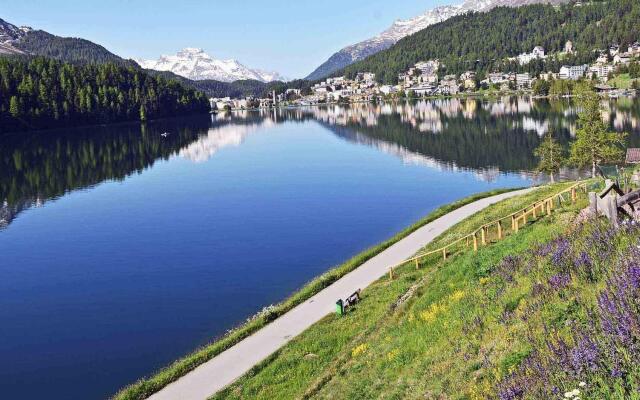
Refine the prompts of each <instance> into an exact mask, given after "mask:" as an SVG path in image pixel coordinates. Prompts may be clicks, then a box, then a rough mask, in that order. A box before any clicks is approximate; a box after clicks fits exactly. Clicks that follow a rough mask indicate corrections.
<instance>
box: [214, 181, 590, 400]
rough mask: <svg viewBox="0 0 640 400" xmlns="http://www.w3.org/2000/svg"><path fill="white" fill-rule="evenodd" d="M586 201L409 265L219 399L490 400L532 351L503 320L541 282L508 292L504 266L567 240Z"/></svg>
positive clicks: (506, 205) (484, 218)
mask: <svg viewBox="0 0 640 400" xmlns="http://www.w3.org/2000/svg"><path fill="white" fill-rule="evenodd" d="M567 186H568V184H567V183H565V184H556V185H552V186H546V187H544V188H541V189H538V190H535V191H534V192H532V193H529V194H527V195H524V196H519V197H517V198H512V199H508V200H505V201H502V202H500V203H498V204H496V205H493V206H491V207H489V208H488V209H486V210H484V211H482V212H479V213H477V214H475V215H473V216H471V217H469V218H467V219H466V220H464V221H462V222H460V223H459V224H457V225H456V226H454V227H452V228H451V229H449V230H448V231H446V232H445V233H443V234H442V235H441V236H440V237H438V238H437V239H436V240H435V241H434V242H433V243H431V244H430V245H429V246H428V247H427V249H433V248H437V247H439V246H440V245H442V244H445V243H448V242H450V241H451V240H453V239H456V238H458V237H462V236H464V235H465V234H467V233H469V232H471V231H473V230H475V229H476V228H477V227H478V226H480V225H482V224H484V223H486V222H489V221H491V220H493V219H495V218H496V217H499V216H503V215H506V214H509V213H511V212H513V211H516V210H518V209H520V208H522V207H523V206H525V205H528V204H530V203H532V202H533V201H535V200H539V199H543V198H546V197H547V196H549V195H551V194H553V193H556V192H558V191H560V190H561V189H563V188H565V187H567ZM585 202H586V200H585V199H584V196H583V197H582V199H581V200H580V202H579V203H578V204H577V205H568V206H566V207H564V208H561V209H557V210H556V211H555V212H554V214H553V215H552V216H551V217H546V218H543V219H540V220H538V221H537V222H534V223H530V224H529V226H527V227H525V228H524V229H522V230H521V231H520V233H518V234H517V235H508V236H507V237H506V239H504V240H503V241H500V242H497V243H495V244H493V245H491V246H488V247H485V248H482V249H481V250H480V251H479V252H478V253H477V254H474V253H473V252H472V251H466V252H458V253H455V254H453V255H451V256H450V257H449V259H448V260H447V261H445V262H443V261H442V260H441V258H438V257H434V259H433V260H428V261H426V262H424V263H423V265H422V268H421V269H420V270H416V269H415V268H414V267H413V266H410V265H407V266H404V267H401V268H400V269H398V271H397V275H396V279H394V280H393V281H390V280H388V279H387V278H382V279H380V280H379V281H377V282H376V283H374V284H373V285H371V286H370V287H369V288H367V289H366V290H365V291H364V292H363V300H362V301H361V302H360V303H359V304H358V305H357V306H356V307H355V309H354V310H353V311H352V312H350V313H349V314H347V315H346V316H345V317H337V316H335V315H330V316H327V317H325V318H324V319H323V320H321V321H320V322H318V323H317V324H315V325H314V326H312V327H311V328H310V329H308V330H307V331H305V332H304V333H303V334H301V335H300V336H298V337H297V338H295V339H294V340H293V341H291V342H290V343H289V344H288V345H287V346H285V347H284V348H282V349H280V350H279V351H278V352H276V353H275V354H274V355H272V356H271V357H269V359H267V360H265V361H263V362H262V363H260V364H259V365H257V366H256V367H254V368H253V369H252V370H251V371H250V372H249V373H248V374H246V375H245V376H244V377H242V378H241V379H240V380H239V381H237V382H236V383H234V384H233V385H231V386H229V387H228V388H226V389H225V390H223V391H221V392H219V393H218V394H216V395H215V396H213V398H214V399H249V398H250V399H274V398H327V399H329V398H331V399H334V398H349V399H369V398H390V399H405V398H421V399H422V398H447V399H448V398H468V399H471V398H487V397H491V396H489V395H488V393H489V392H490V391H491V390H492V389H493V387H492V386H491V384H487V382H491V380H492V379H493V380H499V379H502V378H504V377H505V376H506V375H507V374H509V373H510V372H512V371H513V370H514V369H515V368H517V366H518V365H519V364H520V363H521V362H522V360H524V359H526V358H527V357H528V356H529V354H530V353H531V351H532V348H531V346H530V344H529V341H528V340H526V336H525V335H524V334H523V331H524V330H526V329H527V325H526V324H523V323H521V322H518V323H513V324H502V323H498V322H497V321H498V320H500V319H501V318H502V316H503V315H505V313H507V314H508V315H510V314H518V315H519V314H521V313H522V312H523V311H522V310H523V309H524V307H525V306H526V305H527V301H528V300H527V298H528V293H529V292H530V290H531V288H532V287H533V285H534V283H535V279H536V277H535V276H529V277H523V278H522V281H521V282H519V284H518V285H514V287H513V288H511V289H509V290H503V288H501V287H500V286H499V285H497V284H496V283H495V281H496V280H497V278H495V276H494V275H495V273H494V271H495V270H496V265H498V264H499V263H500V261H501V260H502V259H503V258H504V257H506V256H510V255H511V256H513V255H517V254H525V253H527V252H529V251H530V249H531V248H532V246H534V245H535V244H537V243H543V242H546V241H549V240H552V239H553V238H555V237H557V236H559V235H561V234H562V233H563V232H564V231H566V229H567V227H568V226H570V223H571V221H572V220H573V218H575V215H576V213H577V210H578V208H579V207H583V206H585ZM509 233H510V232H509V231H508V230H507V234H509ZM490 239H491V238H490ZM555 306H556V307H558V308H559V309H563V307H565V305H563V304H561V303H558V304H557V305H555ZM487 385H489V386H487Z"/></svg>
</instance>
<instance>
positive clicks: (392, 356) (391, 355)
mask: <svg viewBox="0 0 640 400" xmlns="http://www.w3.org/2000/svg"><path fill="white" fill-rule="evenodd" d="M398 353H400V351H399V350H398V349H393V350H391V351H390V352H388V353H387V360H389V361H393V360H395V358H396V357H397V356H398Z"/></svg>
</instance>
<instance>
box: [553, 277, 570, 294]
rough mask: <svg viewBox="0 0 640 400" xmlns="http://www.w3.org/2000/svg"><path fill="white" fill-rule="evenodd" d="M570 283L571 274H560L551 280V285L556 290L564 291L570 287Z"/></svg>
mask: <svg viewBox="0 0 640 400" xmlns="http://www.w3.org/2000/svg"><path fill="white" fill-rule="evenodd" d="M570 282H571V275H569V274H563V273H559V274H556V275H553V276H552V277H551V278H549V285H551V288H552V289H554V290H562V289H564V288H566V287H567V286H569V283H570Z"/></svg>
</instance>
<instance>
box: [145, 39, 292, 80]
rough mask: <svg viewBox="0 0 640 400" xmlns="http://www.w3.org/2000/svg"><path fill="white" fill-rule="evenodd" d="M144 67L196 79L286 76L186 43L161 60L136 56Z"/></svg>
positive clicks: (258, 78) (269, 78)
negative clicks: (206, 51)
mask: <svg viewBox="0 0 640 400" xmlns="http://www.w3.org/2000/svg"><path fill="white" fill-rule="evenodd" d="M135 61H136V62H137V63H138V64H139V65H140V66H141V67H142V68H146V69H154V70H157V71H171V72H173V73H174V74H176V75H180V76H183V77H185V78H189V79H193V80H204V79H213V80H216V81H222V82H233V81H237V80H241V79H254V80H258V81H262V82H271V81H274V80H285V78H283V77H282V76H281V75H280V74H278V73H277V72H265V71H262V70H259V69H251V68H248V67H246V66H244V65H243V64H241V63H240V62H238V61H236V60H233V59H230V60H218V59H216V58H214V57H211V56H210V55H209V54H207V53H205V51H204V50H202V49H198V48H193V47H185V48H184V49H182V50H180V51H179V52H178V53H176V54H175V55H172V56H170V55H162V56H160V58H158V59H157V60H135Z"/></svg>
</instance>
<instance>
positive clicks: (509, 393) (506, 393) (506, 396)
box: [498, 386, 524, 400]
mask: <svg viewBox="0 0 640 400" xmlns="http://www.w3.org/2000/svg"><path fill="white" fill-rule="evenodd" d="M523 394H524V390H523V389H521V388H519V387H515V386H511V387H508V388H506V389H503V390H501V391H500V393H498V397H499V398H500V400H515V399H520V398H522V395H523Z"/></svg>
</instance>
